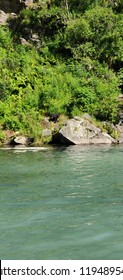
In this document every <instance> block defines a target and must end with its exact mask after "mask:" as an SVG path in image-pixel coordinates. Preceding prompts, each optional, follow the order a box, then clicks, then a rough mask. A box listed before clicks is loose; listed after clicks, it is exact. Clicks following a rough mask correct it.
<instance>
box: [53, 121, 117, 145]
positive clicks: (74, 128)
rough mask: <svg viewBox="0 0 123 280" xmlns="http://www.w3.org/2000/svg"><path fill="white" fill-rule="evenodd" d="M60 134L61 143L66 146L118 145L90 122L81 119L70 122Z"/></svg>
mask: <svg viewBox="0 0 123 280" xmlns="http://www.w3.org/2000/svg"><path fill="white" fill-rule="evenodd" d="M58 134H59V135H58V136H59V140H60V143H62V144H66V145H70V144H71V145H72V144H73V145H82V144H112V143H116V140H115V139H113V138H112V137H111V136H110V135H108V134H107V133H106V132H102V131H101V129H100V128H98V127H96V126H95V125H93V124H92V123H91V122H89V120H87V119H85V118H79V117H75V118H73V119H70V120H68V121H67V122H66V124H65V125H64V126H63V127H62V128H61V129H60V130H59V133H58Z"/></svg>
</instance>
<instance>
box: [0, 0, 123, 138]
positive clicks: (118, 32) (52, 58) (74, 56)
mask: <svg viewBox="0 0 123 280" xmlns="http://www.w3.org/2000/svg"><path fill="white" fill-rule="evenodd" d="M40 3H41V2H40ZM49 3H50V4H49V6H48V4H47V1H45V3H44V5H43V4H41V5H42V6H41V8H40V6H38V3H36V4H35V5H36V6H34V7H31V8H29V9H25V10H23V11H21V12H20V14H19V15H18V17H17V18H15V19H13V20H10V23H9V26H8V27H7V26H6V27H2V26H0V128H1V131H2V130H5V129H12V130H14V131H20V132H23V133H24V134H26V135H31V136H33V137H34V138H35V139H38V138H39V139H41V133H42V125H41V123H42V119H43V117H44V116H45V115H51V114H53V113H56V112H57V113H59V114H61V115H62V114H63V115H67V116H69V117H71V116H75V115H81V114H82V113H84V112H88V113H90V114H91V115H93V116H94V117H96V118H97V119H98V120H103V121H104V120H105V121H111V122H114V123H115V122H116V121H117V116H118V103H117V97H118V95H119V94H120V93H121V92H122V90H123V69H122V67H123V19H122V18H123V17H122V16H123V14H122V11H119V7H122V1H120V0H119V1H113V0H112V1H111V0H107V1H103V0H99V1H94V0H88V1H84V0H82V1H78V0H72V1H69V0H68V1H67V0H61V1H56V0H52V1H49ZM10 29H11V31H10ZM33 35H36V36H38V41H39V44H38V46H37V47H36V46H35V44H34V41H33V40H32V37H33ZM20 38H23V39H25V40H26V43H25V44H20ZM36 38H37V37H36ZM0 135H2V136H0V137H1V138H0V139H1V141H2V139H3V138H4V135H3V134H2V132H0Z"/></svg>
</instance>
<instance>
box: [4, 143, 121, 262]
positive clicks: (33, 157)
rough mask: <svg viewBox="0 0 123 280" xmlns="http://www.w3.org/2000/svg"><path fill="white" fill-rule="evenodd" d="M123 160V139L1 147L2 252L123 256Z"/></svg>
mask: <svg viewBox="0 0 123 280" xmlns="http://www.w3.org/2000/svg"><path fill="white" fill-rule="evenodd" d="M23 151H24V153H23ZM34 151H35V153H34ZM122 168H123V146H112V147H111V146H108V145H106V146H96V147H95V146H83V147H81V146H70V147H67V148H65V147H61V148H54V149H47V150H41V149H40V150H39V149H37V150H36V149H32V150H25V149H24V150H23V149H19V150H16V151H15V150H2V149H1V150H0V205H1V211H0V221H1V225H0V237H1V238H0V257H1V259H123V237H122V236H123V214H122V213H123V172H122Z"/></svg>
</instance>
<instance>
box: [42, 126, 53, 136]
mask: <svg viewBox="0 0 123 280" xmlns="http://www.w3.org/2000/svg"><path fill="white" fill-rule="evenodd" d="M42 136H43V137H49V136H52V132H51V130H50V129H48V128H45V129H43V131H42Z"/></svg>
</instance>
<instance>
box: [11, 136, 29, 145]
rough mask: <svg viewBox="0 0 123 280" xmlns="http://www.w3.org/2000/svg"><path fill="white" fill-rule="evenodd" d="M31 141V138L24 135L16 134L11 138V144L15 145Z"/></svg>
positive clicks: (26, 143)
mask: <svg viewBox="0 0 123 280" xmlns="http://www.w3.org/2000/svg"><path fill="white" fill-rule="evenodd" d="M32 142H33V139H32V138H29V137H25V136H17V137H15V138H14V139H13V144H17V145H28V144H30V143H32Z"/></svg>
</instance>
